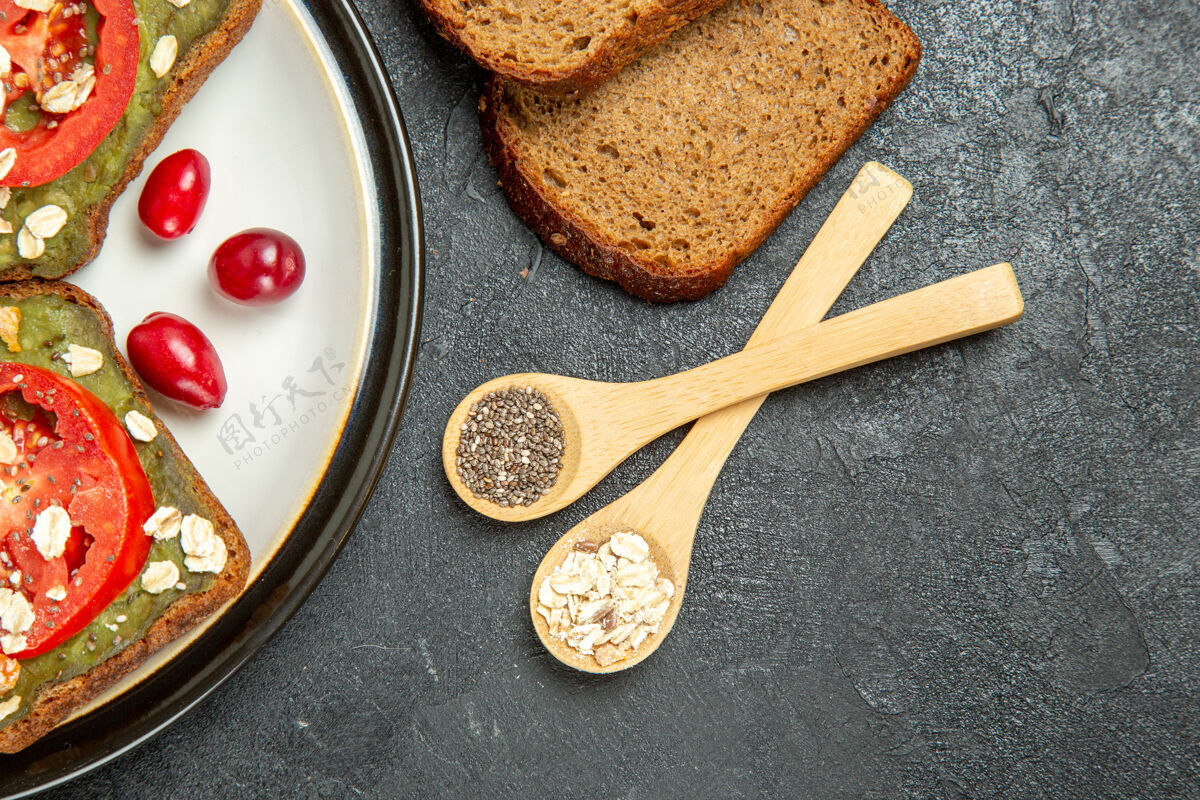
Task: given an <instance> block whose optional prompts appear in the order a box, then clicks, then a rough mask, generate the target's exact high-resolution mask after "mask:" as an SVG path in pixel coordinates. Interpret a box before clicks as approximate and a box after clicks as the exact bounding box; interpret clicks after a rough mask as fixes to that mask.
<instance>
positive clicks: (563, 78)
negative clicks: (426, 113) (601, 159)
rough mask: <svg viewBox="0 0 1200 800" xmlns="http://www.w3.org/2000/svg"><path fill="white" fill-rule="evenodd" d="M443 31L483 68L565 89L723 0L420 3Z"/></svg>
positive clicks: (613, 66) (542, 88) (599, 77)
mask: <svg viewBox="0 0 1200 800" xmlns="http://www.w3.org/2000/svg"><path fill="white" fill-rule="evenodd" d="M419 2H420V5H421V7H422V8H423V9H424V10H425V13H426V14H428V15H429V18H430V19H431V20H432V21H433V25H434V27H435V28H437V30H438V32H439V33H441V34H442V36H444V37H445V38H446V39H447V40H449V41H450V42H451V43H452V44H454V45H455V46H456V47H458V48H460V49H461V50H463V51H464V52H466V53H467V55H469V56H471V58H473V59H475V61H476V62H478V63H479V65H480V66H482V67H483V68H485V69H488V70H490V71H492V72H494V73H496V74H497V75H501V76H503V77H504V78H506V79H508V80H510V81H514V82H516V83H521V84H524V85H526V86H529V87H530V88H533V89H536V90H538V91H539V92H545V93H548V94H568V93H571V92H576V91H579V90H580V89H586V88H589V87H592V86H596V85H598V84H601V83H603V82H604V81H605V80H606V79H607V78H608V77H610V76H611V75H612V74H613V73H615V72H617V71H618V70H620V69H621V67H623V66H625V65H626V64H628V63H629V62H630V61H633V60H634V59H635V58H637V57H638V56H639V55H641V54H642V53H644V52H646V51H647V50H649V49H650V48H652V47H654V45H656V44H658V43H659V42H661V41H662V40H663V39H665V38H667V37H668V36H670V35H671V33H672V32H673V31H675V30H678V29H679V28H681V27H683V26H684V25H686V24H687V23H688V22H690V21H692V20H694V19H696V18H697V17H699V16H701V15H703V14H707V13H708V12H709V11H712V10H713V9H714V8H716V7H718V6H720V5H722V4H723V3H724V2H725V0H579V2H573V3H563V2H561V0H506V2H503V3H497V2H489V0H419Z"/></svg>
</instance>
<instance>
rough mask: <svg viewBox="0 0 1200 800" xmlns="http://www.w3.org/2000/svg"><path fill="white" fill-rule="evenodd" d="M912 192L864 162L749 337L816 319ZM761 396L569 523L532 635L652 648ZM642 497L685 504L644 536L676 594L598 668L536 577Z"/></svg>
mask: <svg viewBox="0 0 1200 800" xmlns="http://www.w3.org/2000/svg"><path fill="white" fill-rule="evenodd" d="M912 193H913V190H912V186H911V185H910V184H909V183H908V181H906V180H904V178H902V177H900V176H899V175H897V174H896V173H895V172H893V171H891V170H890V169H888V168H887V167H885V166H883V165H882V164H879V163H877V162H874V161H871V162H868V163H867V164H865V165H864V166H863V168H862V169H861V170H859V172H858V175H857V176H856V177H855V179H854V182H853V183H851V184H850V187H849V188H848V189H847V190H846V193H845V194H844V195H842V198H841V199H840V200H839V201H838V204H837V206H835V207H834V209H833V212H832V213H831V214H830V215H829V217H828V218H827V219H826V220H825V222H824V224H823V225H822V226H821V229H820V230H819V231H817V235H816V236H815V237H814V238H813V240H812V242H811V243H810V244H809V246H808V249H807V250H805V252H804V255H803V256H801V258H800V260H799V261H798V262H797V263H796V267H795V268H794V269H793V270H792V273H791V275H790V276H789V277H788V279H787V281H785V282H784V284H783V288H782V289H780V291H779V294H778V295H777V296H776V297H775V300H774V302H772V303H771V307H770V308H768V309H767V313H766V314H765V315H764V316H763V318H762V321H761V322H759V324H758V328H757V329H756V330H755V332H754V335H753V336H751V338H750V343H751V344H754V343H755V342H759V343H761V342H766V341H770V340H771V339H773V338H778V337H780V336H783V335H785V334H787V333H791V332H793V331H798V330H803V329H804V328H806V327H808V326H810V325H814V324H816V323H817V322H820V321H821V318H822V317H824V316H825V314H826V312H828V311H829V309H830V307H831V306H833V304H834V302H835V301H836V300H837V298H838V297H839V296H840V295H841V294H842V291H843V290H844V289H845V288H846V284H848V283H849V282H850V279H851V278H852V277H854V274H855V273H856V272H858V269H859V267H861V266H862V264H863V263H864V262H865V261H866V260H867V257H868V256H870V254H871V251H873V250H874V249H875V246H876V245H878V244H879V241H880V240H881V239H882V238H883V235H884V234H885V233H887V231H888V229H889V228H891V226H892V224H893V223H894V222H895V221H896V219H897V218H898V217H899V216H900V213H901V212H902V211H903V210H904V208H905V207H906V206H907V205H908V201H909V200H910V199H912ZM764 399H765V396H764V397H757V398H754V399H751V400H745V401H743V402H741V403H739V404H737V405H736V406H730V407H728V408H725V409H722V410H720V411H717V412H715V413H713V414H710V415H709V416H707V417H702V418H701V419H699V420H698V421H697V422H696V424H695V425H693V426H692V429H691V430H690V431H689V432H688V435H687V436H686V437H684V440H683V441H682V442H681V443H680V445H679V447H677V448H676V449H675V452H674V453H673V454H672V455H671V456H670V458H668V459H667V460H666V461H665V462H664V463H663V465H662V466H661V467H660V468H659V469H658V471H657V472H655V473H654V475H652V476H651V477H650V478H649V479H648V480H647V481H645V482H644V483H642V484H641V485H640V486H638V487H637V488H635V489H634V490H633V491H632V492H630V493H629V494H627V495H626V496H625V497H622V498H621V499H620V500H617V501H616V502H615V503H612V504H611V505H609V506H608V507H606V508H604V509H601V510H600V511H598V512H596V513H595V514H593V515H591V516H590V517H589V518H587V519H585V520H584V521H583V522H581V523H580V524H579V525H576V526H575V527H574V528H573V529H571V530H570V531H568V532H567V533H566V534H565V535H564V536H563V537H562V538H561V539H559V540H558V542H557V543H555V545H554V547H551V548H550V551H549V552H548V553H547V554H546V556H545V557H544V558H543V559H542V563H541V564H540V565H539V566H538V570H537V573H536V574H535V575H534V578H533V586H532V589H531V591H530V595H529V614H530V616H531V617H532V619H533V626H534V629H535V630H536V631H537V634H538V637H539V638H540V639H541V640H542V643H543V644H544V645H545V646H546V648H547V649H548V650H549V651H550V653H551V654H552V655H554V656H555V657H556V658H557V659H559V660H560V661H562V662H563V663H564V664H567V665H569V666H572V667H575V668H576V669H581V670H585V671H588V672H597V673H607V672H616V671H618V670H622V669H628V668H629V667H631V666H633V665H634V664H637V663H639V662H640V661H642V660H643V659H644V658H646V656H648V655H650V654H651V653H652V652H654V650H655V649H656V648H657V647H658V644H659V643H660V642H661V641H662V640H663V638H664V637H665V636H666V634H667V632H668V631H669V630H670V628H671V626H672V625H673V624H674V622H675V617H676V616H677V615H678V613H679V607H680V604H681V602H682V599H683V593H684V589H685V588H686V581H687V565H688V562H689V560H690V558H691V542H692V539H693V538H694V536H695V531H696V527H697V525H698V524H699V520H700V512H701V511H702V510H703V505H704V502H705V500H706V499H707V498H708V494H709V492H710V491H711V490H712V486H713V482H714V481H715V480H716V477H717V474H718V473H720V471H721V467H722V466H723V465H724V463H725V459H726V458H727V457H728V456H729V453H730V451H732V450H733V447H734V445H736V444H737V442H738V439H740V438H741V435H742V431H743V430H745V428H746V426H747V425H748V424H749V423H750V420H751V419H753V418H754V415H755V413H757V411H758V408H759V406H760V405H762V402H763V400H764ZM650 502H662V503H665V504H667V507H670V506H671V505H672V504H673V503H674V502H682V503H683V505H682V506H681V509H682V510H681V513H680V514H679V515H678V516H677V517H676V518H675V520H674V524H673V526H672V530H673V531H674V532H675V534H676V535H675V536H674V537H672V538H671V539H669V540H668V542H673V543H674V546H673V549H672V551H670V552H669V553H668V552H667V551H665V550H664V549H663V548H662V547H661V546H659V545H658V540H657V539H655V538H654V537H653V536H652V537H651V538H650V540H649V542H650V544H651V546H652V548H653V549H652V551H651V556H652V557H653V558H654V560H655V561H656V562H657V563H658V564H659V565H660V569H661V570H663V571H664V573H665V577H666V578H668V579H669V580H670V581H671V582H672V583H673V584H674V586H675V594H674V597H673V598H672V603H671V606H670V608H669V609H668V611H667V615H666V617H665V618H664V619H663V622H662V624H661V625H660V627H659V631H658V634H657V635H656V636H655V637H654V638H653V640H652V641H648V642H644V643H643V644H642V646H641V647H640V648H638V651H637V653H636V654H635V655H634V656H633V657H631V658H629V659H627V660H625V661H623V662H619V663H617V664H612V665H610V666H609V667H601V666H600V665H599V664H598V663H596V661H595V659H593V658H592V657H591V656H581V655H580V654H579V653H577V652H576V651H574V650H572V649H571V648H569V647H567V646H566V645H565V644H564V643H563V642H560V641H558V640H556V639H552V638H551V637H550V635H549V630H548V628H547V626H546V622H545V620H544V619H543V618H542V616H541V615H540V614H538V613H537V605H538V603H537V592H538V589H539V588H540V587H541V584H542V580H543V579H544V578H545V577H546V575H548V574H549V573H550V572H552V571H553V570H554V568H555V567H556V566H558V564H559V563H561V559H563V558H565V557H566V555H567V552H569V551H570V550H571V549H572V548H573V547H574V546H575V544H576V542H578V541H580V540H582V539H584V538H591V540H592V541H595V542H596V543H597V544H598V543H599V542H600V540H601V539H604V538H605V537H607V536H608V535H609V534H610V533H613V532H615V531H614V530H613V528H614V527H622V526H623V525H625V524H627V523H626V522H625V520H624V514H625V513H626V509H630V516H629V521H631V522H633V523H635V525H634V527H637V523H638V522H639V520H642V519H644V517H645V516H646V515H645V508H646V504H647V503H650ZM689 531H690V535H689ZM593 537H594V538H593ZM678 564H682V565H683V566H682V569H680V568H679V567H677V566H675V565H678Z"/></svg>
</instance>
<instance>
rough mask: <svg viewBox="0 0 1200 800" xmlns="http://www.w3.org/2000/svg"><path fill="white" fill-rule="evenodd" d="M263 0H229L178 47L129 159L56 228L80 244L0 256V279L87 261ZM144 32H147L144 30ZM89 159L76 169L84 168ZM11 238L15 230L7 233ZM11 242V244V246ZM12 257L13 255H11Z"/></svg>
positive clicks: (53, 274)
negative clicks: (98, 194) (212, 21)
mask: <svg viewBox="0 0 1200 800" xmlns="http://www.w3.org/2000/svg"><path fill="white" fill-rule="evenodd" d="M143 2H145V3H150V2H154V3H166V2H167V0H137V3H135V5H138V4H140V3H143ZM261 7H262V0H228V2H227V7H226V9H225V11H224V14H223V15H222V18H221V21H220V22H219V23H218V24H217V25H216V26H215V27H214V28H213V29H212V30H210V31H208V32H207V33H205V34H204V35H203V36H200V37H199V38H197V39H196V40H195V41H194V42H192V45H191V46H190V47H188V48H187V50H185V51H181V52H180V54H179V57H178V59H177V60H176V62H175V64H174V66H172V68H171V71H170V72H169V73H168V74H167V75H165V76H164V77H163V78H161V79H160V83H159V85H158V86H157V88H156V90H155V95H154V100H153V101H154V103H155V104H156V105H157V106H158V108H159V109H160V110H159V111H158V113H157V114H156V115H155V119H154V123H153V124H152V125H150V126H148V127H147V128H146V129H145V131H144V132H143V134H142V136H141V138H140V141H138V143H137V145H136V147H135V148H134V150H133V152H132V154H131V156H130V158H129V160H128V161H127V162H126V163H125V167H124V169H123V170H122V171H121V173H120V176H119V177H118V178H117V180H116V182H115V183H114V184H113V187H112V189H111V190H109V191H108V192H107V193H106V194H105V195H104V196H103V197H102V198H101V199H100V201H99V202H97V203H94V204H92V205H89V206H88V207H86V208H85V209H84V210H83V211H82V213H81V214H78V215H71V217H70V218H69V219H68V221H67V227H66V228H64V230H63V231H61V232H59V234H58V236H56V237H55V239H60V240H65V239H66V238H67V237H69V236H70V234H71V231H72V230H73V229H75V228H76V227H77V226H78V228H79V230H80V234H79V235H76V236H75V237H74V239H76V240H77V241H78V242H79V244H78V245H74V246H71V247H64V248H62V252H56V248H55V246H54V245H55V242H54V240H53V239H52V240H50V241H48V242H47V243H46V252H45V254H43V255H42V256H41V257H40V258H38V259H35V260H34V261H32V262H25V263H21V262H20V260H19V259H17V260H16V261H15V262H10V263H9V264H7V265H4V264H3V262H2V261H0V281H10V280H24V279H27V278H33V277H39V278H62V277H65V276H67V275H70V274H71V273H73V272H75V271H76V270H77V269H79V268H80V267H83V266H85V265H86V264H88V263H90V262H91V261H92V260H93V259H94V258H95V257H96V256H97V254H99V252H100V246H101V245H102V244H104V236H105V234H106V233H107V231H108V215H109V212H110V211H111V210H112V206H113V203H115V202H116V200H117V198H118V197H119V196H120V195H121V193H122V192H123V191H125V187H126V186H128V185H129V182H130V181H132V180H133V179H134V178H136V177H137V176H138V175H139V174H141V171H142V164H143V162H144V161H145V160H146V157H147V156H148V155H150V153H152V152H154V149H155V148H156V147H158V144H159V142H161V141H162V138H163V136H165V135H166V133H167V129H168V128H170V127H171V123H173V122H174V121H175V119H176V117H178V116H179V113H180V112H181V111H183V107H184V106H185V105H187V103H188V101H189V100H191V99H192V97H193V96H195V94H196V92H197V91H199V89H200V86H201V85H202V84H203V83H204V80H205V78H207V77H208V76H209V74H210V73H211V72H212V71H213V70H214V69H215V68H216V67H217V65H218V64H220V63H221V62H222V61H224V60H225V57H226V56H227V55H229V52H230V51H231V50H232V49H233V47H234V45H236V44H237V43H238V42H240V41H241V40H242V37H243V36H245V35H246V31H248V30H249V29H250V24H251V23H252V22H254V18H255V17H256V16H257V15H258V12H259V9H260V8H261ZM178 13H181V14H183V13H188V6H184V7H183V8H181V9H179V12H178ZM142 35H143V36H144V35H145V31H144V29H143V34H142ZM153 45H154V42H150V43H149V46H148V47H143V61H145V60H146V59H147V58H148V57H149V56H148V55H146V54H148V53H150V52H151V51H152V50H153ZM86 168H87V164H86V162H85V164H82V165H80V166H79V167H76V169H77V170H78V169H86ZM21 193H22V190H21V189H19V188H14V189H13V196H12V200H11V201H10V204H9V207H10V208H15V207H17V206H18V205H20V202H21ZM10 222H11V223H13V230H14V232H15V231H17V230H18V229H19V228H20V227H21V224H20V220H10ZM11 238H12V239H13V240H14V242H15V239H16V234H15V233H14V234H13V235H12V237H11ZM14 246H15V245H14ZM14 258H15V257H14Z"/></svg>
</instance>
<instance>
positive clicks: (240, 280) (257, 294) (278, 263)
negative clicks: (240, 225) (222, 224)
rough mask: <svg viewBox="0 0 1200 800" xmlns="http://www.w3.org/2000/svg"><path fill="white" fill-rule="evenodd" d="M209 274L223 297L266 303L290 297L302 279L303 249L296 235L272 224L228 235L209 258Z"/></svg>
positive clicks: (253, 302)
mask: <svg viewBox="0 0 1200 800" xmlns="http://www.w3.org/2000/svg"><path fill="white" fill-rule="evenodd" d="M208 276H209V278H210V279H211V280H212V283H213V288H215V289H216V290H217V293H218V294H220V295H221V296H222V297H225V298H228V299H229V300H232V301H234V302H235V303H243V304H245V305H249V306H265V305H270V304H271V303H278V302H279V301H280V300H283V299H284V298H286V297H290V296H291V295H292V294H293V293H295V291H296V290H297V289H299V288H300V284H301V282H302V281H303V280H304V252H303V251H302V250H301V249H300V245H299V244H298V243H297V242H296V240H295V239H293V238H292V237H290V236H288V235H287V234H286V233H281V232H280V231H277V230H273V229H271V228H251V229H250V230H248V231H242V232H241V233H239V234H236V235H234V236H231V237H229V238H228V239H226V240H225V241H224V242H222V243H221V246H220V247H218V248H217V250H216V252H215V253H213V256H212V259H211V260H209V262H208Z"/></svg>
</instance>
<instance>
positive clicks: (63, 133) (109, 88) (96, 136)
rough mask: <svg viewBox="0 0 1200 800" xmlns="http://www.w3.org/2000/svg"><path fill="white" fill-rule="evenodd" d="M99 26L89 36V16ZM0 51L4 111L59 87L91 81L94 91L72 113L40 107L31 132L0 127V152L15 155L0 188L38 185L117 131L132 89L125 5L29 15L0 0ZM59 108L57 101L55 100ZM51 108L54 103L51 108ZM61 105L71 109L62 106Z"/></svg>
mask: <svg viewBox="0 0 1200 800" xmlns="http://www.w3.org/2000/svg"><path fill="white" fill-rule="evenodd" d="M89 8H90V9H94V11H95V12H96V14H98V15H99V19H98V20H97V22H96V26H95V31H94V34H93V33H90V32H89V27H90V26H89V23H88V9H89ZM0 45H2V46H3V47H4V49H5V50H7V51H8V56H9V59H10V60H11V62H12V69H11V71H10V73H9V74H8V75H5V76H3V85H4V96H5V100H6V107H7V104H11V103H12V102H13V101H15V100H17V99H18V98H20V97H21V96H22V95H24V94H25V93H26V92H33V95H34V98H35V99H36V101H37V103H38V105H39V107H40V106H42V104H43V100H44V99H45V97H46V93H47V92H50V91H51V90H52V89H54V87H55V86H57V85H58V84H59V83H61V82H64V81H67V80H72V79H73V78H76V77H78V78H79V80H80V83H82V81H83V80H84V78H83V77H82V76H84V75H87V74H88V68H89V67H90V70H91V72H90V74H91V76H92V77H93V78H94V79H95V84H94V86H93V87H92V89H91V92H90V94H88V93H87V92H83V93H82V94H72V95H71V96H72V97H78V98H82V97H83V95H84V94H86V95H87V96H86V99H84V100H83V102H82V103H81V104H79V105H78V106H77V107H73V108H70V109H69V110H64V111H62V112H60V113H52V112H51V111H49V110H47V109H46V108H44V107H42V108H41V113H40V120H39V121H38V122H37V124H35V125H34V126H33V127H32V128H29V129H27V130H16V129H14V127H12V126H10V125H9V124H7V114H6V120H5V121H6V124H5V125H0V150H5V149H7V148H10V147H11V148H14V149H15V150H16V154H17V160H16V163H15V164H14V165H13V167H12V169H11V170H10V171H9V172H8V174H7V175H5V176H4V177H3V178H0V186H37V185H40V184H43V183H48V182H50V181H52V180H54V179H55V178H58V177H60V176H62V175H63V174H65V173H66V172H67V171H69V170H70V169H72V168H74V167H76V166H78V165H79V164H80V163H81V162H82V161H83V160H84V159H85V158H87V157H88V156H89V155H91V154H92V151H94V150H95V149H96V146H97V145H99V144H100V142H101V141H103V140H104V137H105V136H107V135H108V134H109V132H110V131H112V129H113V128H114V127H115V126H116V124H117V121H118V120H120V119H121V115H122V114H124V113H125V109H126V107H127V106H128V105H129V98H131V97H132V96H133V90H134V87H135V85H136V84H137V70H138V58H139V39H138V26H137V14H136V12H135V11H134V8H133V1H132V0H88V2H61V0H54V2H53V3H52V5H51V7H50V10H49V11H33V10H30V9H26V8H22V7H20V6H18V5H17V4H16V3H15V2H14V0H0ZM58 102H60V103H61V102H63V101H62V100H61V98H60V99H59V101H58ZM51 105H54V103H51ZM68 105H73V104H71V103H68Z"/></svg>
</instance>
